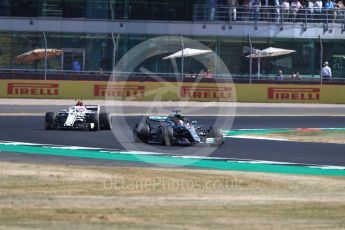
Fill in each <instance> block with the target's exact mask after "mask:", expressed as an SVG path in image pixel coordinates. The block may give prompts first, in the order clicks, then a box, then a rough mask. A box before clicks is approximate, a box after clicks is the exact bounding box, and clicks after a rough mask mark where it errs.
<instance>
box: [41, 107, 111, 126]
mask: <svg viewBox="0 0 345 230" xmlns="http://www.w3.org/2000/svg"><path fill="white" fill-rule="evenodd" d="M44 126H45V129H48V130H52V129H89V130H90V131H99V130H111V128H112V126H111V115H110V114H108V113H101V112H100V106H99V105H76V106H70V107H69V108H68V109H65V110H62V111H60V112H58V113H55V112H47V113H46V115H45V123H44Z"/></svg>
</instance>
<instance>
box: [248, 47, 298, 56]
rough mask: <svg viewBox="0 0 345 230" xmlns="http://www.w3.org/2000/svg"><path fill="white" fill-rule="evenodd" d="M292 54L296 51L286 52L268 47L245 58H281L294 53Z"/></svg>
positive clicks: (286, 50)
mask: <svg viewBox="0 0 345 230" xmlns="http://www.w3.org/2000/svg"><path fill="white" fill-rule="evenodd" d="M294 52H296V50H288V49H281V48H274V47H268V48H266V49H264V50H261V51H257V52H255V53H253V54H251V55H248V56H246V57H250V56H252V57H253V58H258V57H260V58H261V57H275V56H281V55H285V54H290V53H294Z"/></svg>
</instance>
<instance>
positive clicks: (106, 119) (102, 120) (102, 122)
mask: <svg viewBox="0 0 345 230" xmlns="http://www.w3.org/2000/svg"><path fill="white" fill-rule="evenodd" d="M99 126H100V129H103V130H111V129H112V124H111V115H110V114H109V113H100V114H99Z"/></svg>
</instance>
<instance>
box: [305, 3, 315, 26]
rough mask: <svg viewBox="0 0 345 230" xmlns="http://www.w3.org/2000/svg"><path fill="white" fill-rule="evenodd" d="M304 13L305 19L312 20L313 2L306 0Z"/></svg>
mask: <svg viewBox="0 0 345 230" xmlns="http://www.w3.org/2000/svg"><path fill="white" fill-rule="evenodd" d="M306 8H307V9H306V11H305V13H306V14H307V19H308V21H309V20H313V14H314V0H307V3H306Z"/></svg>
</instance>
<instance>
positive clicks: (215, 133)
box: [207, 126, 224, 147]
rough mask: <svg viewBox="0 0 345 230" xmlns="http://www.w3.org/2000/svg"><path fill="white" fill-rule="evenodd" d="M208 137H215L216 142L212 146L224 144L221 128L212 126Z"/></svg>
mask: <svg viewBox="0 0 345 230" xmlns="http://www.w3.org/2000/svg"><path fill="white" fill-rule="evenodd" d="M207 137H208V138H215V139H216V143H215V144H212V145H211V146H214V147H218V146H220V145H222V144H224V137H223V130H222V129H221V128H217V127H213V126H211V127H210V128H209V132H208V135H207Z"/></svg>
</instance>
